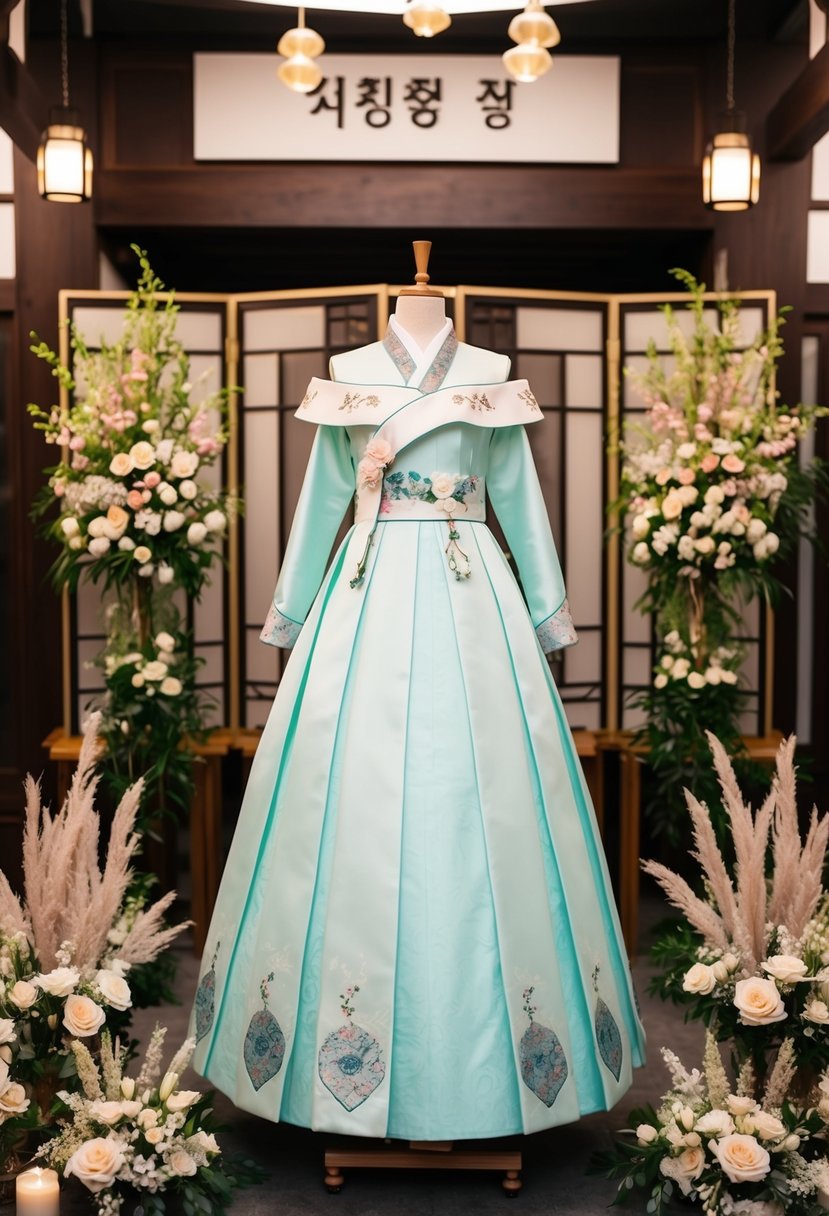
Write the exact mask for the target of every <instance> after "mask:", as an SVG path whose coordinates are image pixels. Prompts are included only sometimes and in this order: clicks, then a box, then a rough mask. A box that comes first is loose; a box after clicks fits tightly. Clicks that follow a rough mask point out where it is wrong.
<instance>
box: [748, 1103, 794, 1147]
mask: <svg viewBox="0 0 829 1216" xmlns="http://www.w3.org/2000/svg"><path fill="white" fill-rule="evenodd" d="M750 1122H751V1127H752V1131H753V1132H755V1133H756V1134H757V1135H758V1136H759V1137H760V1139H761V1140H779V1139H780V1137H781V1136H785V1134H786V1126H785V1124H784V1123H783V1122H782V1121H781V1120H780V1119H778V1118H777V1117H776V1116H775V1115H770V1114H769V1113H768V1111H765V1110H758V1111H756V1112H755V1113H754V1114H753V1115H752V1116H751V1120H750Z"/></svg>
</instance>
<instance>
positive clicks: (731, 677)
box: [720, 670, 738, 684]
mask: <svg viewBox="0 0 829 1216" xmlns="http://www.w3.org/2000/svg"><path fill="white" fill-rule="evenodd" d="M737 678H738V677H737V673H736V671H725V670H723V672H722V674H721V676H720V679H721V680H722V682H723V684H736V683H737Z"/></svg>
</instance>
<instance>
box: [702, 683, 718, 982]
mask: <svg viewBox="0 0 829 1216" xmlns="http://www.w3.org/2000/svg"><path fill="white" fill-rule="evenodd" d="M705 683H706V684H721V683H722V668H721V667H706V669H705ZM720 961H722V960H720Z"/></svg>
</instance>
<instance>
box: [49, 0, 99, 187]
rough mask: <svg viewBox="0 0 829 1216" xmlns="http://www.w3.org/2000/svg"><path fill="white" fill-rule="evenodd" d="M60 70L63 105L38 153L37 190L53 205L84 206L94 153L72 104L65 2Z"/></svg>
mask: <svg viewBox="0 0 829 1216" xmlns="http://www.w3.org/2000/svg"><path fill="white" fill-rule="evenodd" d="M60 67H61V91H62V94H63V105H60V106H53V107H52V109H51V110H50V111H49V125H48V127H47V128H46V130H45V131H44V132H43V134H42V135H41V137H40V145H39V147H38V150H37V189H38V193H39V194H40V196H41V198H45V199H47V200H48V201H49V202H50V203H85V202H87V201H88V200H89V199H90V198H91V197H92V152H91V151H90V149H89V145H88V144H87V140H86V132H85V131H84V129H83V126H82V124H81V118H80V114H79V112H78V111H77V110H76V109H75V108H74V107H73V106H70V104H69V42H68V36H67V13H66V0H61V6H60Z"/></svg>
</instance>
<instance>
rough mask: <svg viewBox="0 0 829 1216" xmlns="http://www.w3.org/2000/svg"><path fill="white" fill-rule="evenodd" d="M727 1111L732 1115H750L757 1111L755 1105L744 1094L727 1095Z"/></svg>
mask: <svg viewBox="0 0 829 1216" xmlns="http://www.w3.org/2000/svg"><path fill="white" fill-rule="evenodd" d="M728 1109H729V1110H730V1112H731V1114H732V1115H736V1116H743V1115H750V1114H751V1112H752V1111H753V1110H756V1109H757V1103H756V1102H755V1101H754V1099H753V1098H749V1097H747V1096H746V1095H745V1094H729V1095H728Z"/></svg>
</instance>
